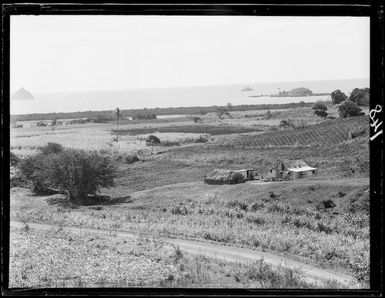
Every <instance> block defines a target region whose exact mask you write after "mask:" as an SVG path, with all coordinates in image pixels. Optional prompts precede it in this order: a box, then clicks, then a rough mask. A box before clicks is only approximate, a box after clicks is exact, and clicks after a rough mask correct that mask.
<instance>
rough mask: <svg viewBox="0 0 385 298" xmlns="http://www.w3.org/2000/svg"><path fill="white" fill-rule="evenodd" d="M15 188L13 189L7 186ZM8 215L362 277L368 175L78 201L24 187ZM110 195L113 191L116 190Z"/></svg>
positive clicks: (365, 258) (365, 260) (184, 187)
mask: <svg viewBox="0 0 385 298" xmlns="http://www.w3.org/2000/svg"><path fill="white" fill-rule="evenodd" d="M13 191H17V190H16V189H13ZM21 193H22V192H21V191H20V190H18V191H17V197H18V199H17V200H15V201H14V205H13V206H12V210H13V212H12V218H15V219H17V218H18V217H20V216H21V217H22V218H23V220H26V221H32V222H44V223H53V224H57V225H76V226H86V227H94V228H111V229H119V230H127V231H132V232H136V233H139V232H145V233H146V234H150V235H166V236H177V237H187V238H197V239H201V240H207V241H215V242H221V243H227V244H232V245H240V246H246V247H249V248H254V249H262V250H267V251H273V252H276V253H282V254H284V255H287V256H290V257H294V258H299V259H300V260H302V261H305V262H311V263H314V264H317V265H319V266H323V267H329V268H335V269H340V268H343V269H344V271H346V272H350V273H353V274H354V275H355V277H356V278H357V279H358V280H359V281H360V282H362V283H364V284H365V283H366V282H367V281H368V280H367V278H368V262H369V255H368V254H369V220H368V216H369V194H368V180H366V179H364V180H360V179H359V180H351V179H349V180H343V181H341V180H340V181H329V180H326V181H318V182H317V181H304V182H301V183H296V184H294V185H293V184H292V183H290V182H288V183H280V184H278V185H277V184H274V183H267V184H261V185H256V184H251V183H249V184H241V185H233V186H211V185H210V186H209V185H205V184H202V183H198V184H196V183H192V184H191V183H185V184H180V185H177V184H176V185H174V186H165V187H160V188H155V189H153V190H148V191H144V192H138V193H134V194H133V195H132V196H131V197H128V198H126V199H125V200H124V201H123V202H122V200H120V201H119V198H118V197H116V199H117V202H120V204H114V201H113V199H111V200H110V201H106V202H105V203H104V204H103V202H95V204H96V205H93V206H88V207H78V206H73V205H71V204H68V201H67V200H66V199H65V197H64V196H62V195H55V196H52V197H48V198H38V197H33V196H30V195H29V194H28V192H25V193H24V195H21ZM115 194H116V190H115Z"/></svg>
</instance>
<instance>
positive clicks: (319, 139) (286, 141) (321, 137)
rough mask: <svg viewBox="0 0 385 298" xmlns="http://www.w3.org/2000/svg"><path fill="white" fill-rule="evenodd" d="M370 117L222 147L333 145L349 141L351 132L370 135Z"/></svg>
mask: <svg viewBox="0 0 385 298" xmlns="http://www.w3.org/2000/svg"><path fill="white" fill-rule="evenodd" d="M368 124H369V117H368V116H360V117H352V118H346V119H333V120H326V121H325V122H322V123H320V124H315V125H311V126H308V127H305V128H300V129H295V130H279V131H272V132H267V133H264V134H260V135H256V136H250V137H245V136H243V137H240V138H239V139H233V140H229V141H226V140H224V141H222V142H221V144H220V145H226V146H228V145H230V146H231V145H232V146H242V147H268V146H293V145H298V146H307V145H315V144H319V145H332V144H338V143H341V142H343V141H345V140H348V139H349V132H351V131H355V130H359V129H362V128H366V130H365V135H369V129H368Z"/></svg>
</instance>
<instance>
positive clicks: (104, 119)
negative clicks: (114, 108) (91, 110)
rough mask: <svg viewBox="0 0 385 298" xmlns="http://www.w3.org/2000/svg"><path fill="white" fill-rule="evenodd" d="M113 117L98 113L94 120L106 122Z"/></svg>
mask: <svg viewBox="0 0 385 298" xmlns="http://www.w3.org/2000/svg"><path fill="white" fill-rule="evenodd" d="M112 120H113V119H112V117H109V116H105V115H96V116H95V118H93V121H94V122H95V123H106V122H110V121H112Z"/></svg>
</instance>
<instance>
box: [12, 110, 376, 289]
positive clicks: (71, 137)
mask: <svg viewBox="0 0 385 298" xmlns="http://www.w3.org/2000/svg"><path fill="white" fill-rule="evenodd" d="M330 110H332V108H330ZM271 112H272V118H271V119H265V116H264V115H265V112H261V111H258V112H256V113H255V114H254V113H253V112H252V111H246V112H234V113H233V118H229V119H223V120H218V119H217V118H215V117H214V115H210V114H208V115H205V116H202V124H196V123H194V122H193V121H192V120H191V119H187V118H186V119H180V118H175V119H172V120H170V121H163V120H164V119H162V120H150V121H135V122H133V123H131V124H130V123H125V124H123V125H121V133H122V135H121V136H120V137H119V142H114V141H112V140H111V139H112V138H113V137H114V134H112V130H113V129H115V128H116V125H114V124H85V125H68V126H65V127H64V126H62V127H57V128H55V130H51V128H48V127H43V128H41V127H39V128H36V127H31V128H18V129H12V130H11V150H12V152H14V153H15V154H17V155H18V156H20V157H22V156H26V155H29V154H33V153H34V152H37V149H38V147H39V146H42V145H45V144H47V143H48V142H57V143H60V144H62V145H64V146H70V147H74V148H82V149H86V150H101V151H103V152H104V154H116V155H119V154H128V153H135V152H138V151H144V153H145V154H144V158H143V159H142V160H141V161H139V162H136V163H133V164H130V165H127V164H124V163H123V162H122V161H117V163H118V165H119V174H118V177H117V178H116V179H115V184H116V185H115V187H113V188H110V189H104V190H102V193H101V195H104V196H108V198H109V199H107V200H105V201H103V200H101V201H98V202H94V204H92V205H89V206H74V205H72V204H70V203H69V202H68V201H67V199H66V196H65V195H64V194H55V195H51V196H36V195H33V194H32V193H31V192H30V191H29V190H27V189H26V188H23V187H15V188H12V189H11V218H12V220H19V221H20V220H21V221H26V222H38V223H46V224H55V225H59V226H66V225H71V226H73V225H74V226H78V227H89V228H100V229H119V230H122V231H129V232H133V233H137V234H146V235H151V237H153V238H156V239H160V238H162V237H177V238H184V239H190V240H194V239H195V240H200V241H207V242H213V243H220V244H222V245H226V246H235V247H247V248H250V249H254V250H259V251H266V252H271V253H274V254H278V255H282V256H286V257H289V258H292V259H295V260H298V261H301V262H305V263H308V264H313V265H315V266H318V267H323V268H329V269H333V270H336V271H338V272H341V273H345V274H348V275H351V276H353V277H354V278H355V279H356V280H357V281H358V282H360V283H361V286H363V287H366V286H367V285H368V281H369V274H368V272H369V192H368V189H369V179H368V176H369V144H368V131H366V133H365V134H364V135H362V136H359V137H358V138H355V139H349V137H348V133H349V132H350V131H352V130H356V129H359V128H362V127H365V126H367V125H368V118H367V117H366V116H363V117H354V118H350V119H334V120H333V119H327V120H321V119H319V118H317V117H316V116H314V114H313V112H312V110H311V108H299V109H291V110H279V111H271ZM245 115H249V116H247V117H245ZM250 115H254V116H252V117H251V116H250ZM302 115H303V117H302ZM287 119H304V121H306V126H305V127H304V128H297V129H295V128H290V129H279V130H277V124H279V123H280V121H281V120H287ZM208 127H210V129H211V128H212V130H210V129H208ZM226 127H231V129H230V130H226ZM126 133H127V134H126ZM149 133H151V134H154V135H156V136H158V137H159V138H160V139H161V140H162V141H169V142H179V143H180V145H179V146H169V147H165V146H154V153H162V154H153V155H150V150H151V149H150V148H149V147H148V146H146V145H145V138H146V136H147V135H148V134H149ZM226 133H229V134H226ZM202 135H206V136H207V138H208V142H206V143H198V142H195V141H194V140H195V139H196V138H199V137H201V136H202ZM184 140H188V141H184ZM294 158H301V159H303V160H305V161H306V162H307V163H308V164H309V165H310V166H314V167H317V168H318V176H316V177H313V178H311V179H306V180H297V181H290V182H275V183H264V182H259V181H250V182H247V183H244V184H238V185H207V184H204V183H203V177H204V175H205V174H206V173H208V172H209V171H211V170H213V169H214V168H225V169H242V168H254V169H255V170H257V171H258V172H259V173H261V174H265V173H266V172H267V171H268V169H269V168H270V167H271V166H273V165H274V163H275V162H276V161H277V160H278V159H294ZM23 233H24V234H23ZM28 235H29V234H28V233H27V234H25V232H22V231H18V232H15V234H14V236H13V237H15V238H14V239H13V241H14V243H24V246H23V245H22V246H21V247H20V248H16V246H15V250H16V251H17V252H18V254H21V255H23V256H24V257H25V258H27V259H28V258H31V259H32V261H31V264H25V266H24V265H23V266H24V267H28V266H31V265H32V267H33V268H35V266H36V262H37V259H34V257H33V253H32V248H31V250H29V249H27V248H26V247H29V246H28V245H27V244H26V243H33V245H34V246H32V247H34V248H33V249H37V250H41V253H42V254H43V255H42V256H41V258H43V259H44V260H47V259H45V258H46V257H45V256H46V255H48V253H47V252H45V251H46V250H47V251H49V249H50V251H51V252H53V251H55V253H56V252H57V249H58V247H57V246H56V248H55V247H54V246H52V245H53V244H51V243H53V242H54V241H52V240H50V239H51V238H52V239H56V238H55V237H58V239H59V240H58V241H64V242H63V245H64V243H68V245H73V244H74V243H77V244H76V245H78V246H80V245H81V243H82V241H83V243H88V241H86V240H84V239H83V240H82V239H81V238H76V237H77V236H74V235H68V234H66V233H62V232H59V233H58V234H57V236H54V235H53V234H52V233H51V234H50V233H45V234H44V235H43V234H42V235H40V234H38V233H35V232H34V233H32V234H30V235H29V236H28ZM31 235H33V237H32V236H31ZM55 235H56V234H55ZM90 237H91V236H90ZM70 238H71V239H75V240H74V241H72V240H71V241H69V240H68V239H70ZM63 239H64V240H63ZM28 241H29V242H28ZM72 242H73V243H72ZM91 242H92V241H91ZM101 242H102V243H103V245H106V247H110V246H109V240H106V239H103V240H101ZM42 243H50V244H49V245H48V247H47V248H44V247H42V245H43V244H42ZM60 243H62V242H60ZM86 245H88V244H86ZM99 245H100V244H99ZM111 245H112V244H111ZM124 245H128V244H124ZM130 245H131V244H130ZM64 247H65V246H64ZM76 247H77V246H76ZM117 247H118V248H117V251H120V252H123V251H124V254H125V253H126V252H125V249H123V248H122V247H120V246H117ZM48 248H49V249H48ZM72 249H73V248H69V251H72ZM93 249H95V251H94V253H95V255H97V254H99V252H98V250H97V249H99V248H93ZM108 249H110V248H108ZM130 249H134V248H130ZM106 250H107V248H106ZM149 251H150V252H154V254H153V255H152V256H145V258H147V259H148V260H149V261H148V262H149V264H153V263H151V262H154V258H160V259H161V260H162V261H161V262H160V263H161V264H160V265H159V267H156V266H155V267H154V268H155V269H154V270H155V271H154V278H153V279H152V280H149V281H148V282H145V281H144V280H145V279H146V278H145V277H141V276H146V274H148V272H147V271H146V270H147V269H146V268H150V267H144V269H143V272H142V273H143V275H141V274H142V273H138V274H136V276H138V280H135V279H134V280H132V279H131V278H130V277H127V276H126V275H124V274H125V273H124V271H127V270H124V268H126V267H122V269H120V268H118V269H116V270H121V271H117V273H116V274H117V275H113V276H112V277H111V279H107V280H105V281H104V282H103V281H102V282H100V283H99V282H98V281H97V280H98V279H97V278H96V279H93V281H91V280H80V281H79V280H78V279H76V278H75V277H72V278H70V279H69V280H71V281H68V283H67V282H66V281H65V278H64V277H63V276H65V274H64V275H63V276H60V277H59V278H58V280H61V283H63V284H64V285H66V286H67V285H73V284H77V283H80V285H81V286H106V285H111V284H113V285H117V286H124V285H127V284H129V283H130V282H131V284H137V285H143V286H156V285H160V286H165V285H166V286H167V285H171V286H181V285H183V284H187V285H191V286H199V285H204V286H215V285H218V284H220V286H224V285H227V286H229V287H233V286H234V287H242V286H246V285H251V286H256V287H264V286H266V287H269V286H272V285H278V281H282V278H281V277H280V278H275V277H274V278H270V277H269V280H270V281H267V280H263V277H261V276H259V275H258V276H259V277H258V278H257V279H254V280H250V279H247V278H246V279H242V278H238V277H237V278H235V277H234V274H232V273H230V277H229V276H227V274H228V272H233V271H234V270H235V269H234V268H238V269H236V270H235V271H237V270H240V271H242V270H246V271H247V270H249V269H250V268H249V267H247V266H246V265H245V266H246V267H242V266H241V265H234V264H227V263H223V264H222V263H218V262H217V261H213V260H209V259H204V258H190V257H189V258H187V257H186V258H187V259H188V260H187V259H186V260H185V261H184V262H186V263H185V264H184V265H185V266H186V267H185V268H190V269H191V270H198V269H197V268H198V267H197V266H206V267H207V268H206V267H205V268H206V269H205V270H206V271H207V272H209V273H208V275H209V276H210V278H209V280H207V279H206V277H202V276H201V277H199V278H197V279H194V280H192V279H187V280H186V279H185V278H184V277H180V276H182V275H183V274H182V275H178V274H179V273H180V272H179V271H178V270H179V269H178V268H179V267H178V266H177V267H175V266H174V265H173V264H174V263H173V261H172V262H171V263H170V261H169V259H167V258H166V259H167V260H166V259H165V256H166V255H167V254H166V253H165V252H163V251H161V250H157V249H155V248H149ZM44 253H45V254H46V255H44ZM62 253H63V252H62ZM83 253H84V254H85V252H81V253H79V254H77V255H75V254H73V253H69V254H68V258H69V259H70V260H78V258H81V257H82V256H83V255H82V254H83ZM105 253H107V252H106V251H103V252H100V255H103V254H105ZM111 253H112V252H111ZM171 253H172V250H171ZM113 254H114V255H111V256H108V259H110V260H114V262H115V260H117V259H119V260H120V257H119V256H117V255H115V250H113ZM154 256H156V257H154ZM128 258H129V259H130V258H132V260H131V259H130V260H131V261H130V262H133V263H135V262H136V259H135V258H134V257H133V256H128ZM96 259H97V257H96V256H95V260H96ZM15 260H17V259H15ZM74 262H76V261H74ZM95 262H98V263H100V259H98V261H95ZM140 262H142V261H141V260H138V264H141V263H140ZM106 263H109V262H106ZM155 263H156V262H155ZM155 263H154V264H155ZM158 263H159V262H158ZM158 263H156V264H158ZM122 264H123V262H122ZM194 264H195V265H194ZM198 264H200V265H198ZM220 264H221V265H220ZM110 265H111V264H103V265H102V266H110ZM23 266H22V265H21V264H19V263H18V262H17V261H15V263H14V268H15V270H16V271H17V270H19V271H17V272H20V270H21V271H22V270H25V268H24V269H23ZM47 266H48V267H47V268H48V269H47V270H48V272H49V271H50V270H53V269H54V268H55V266H54V265H52V264H51V265H47ZM122 266H123V265H122ZM124 266H126V265H124ZM138 266H139V265H138ZM173 266H174V267H173ZM237 266H241V267H242V268H243V269H242V268H241V267H237ZM250 266H251V265H250ZM28 268H29V267H28ZM87 268H88V267H87ZM87 268H85V269H84V270H91V269H89V268H88V269H87ZM200 268H201V269H199V270H202V267H200ZM208 268H209V269H208ZM210 268H211V269H210ZM212 268H214V269H212ZM261 268H262V267H261ZM190 269H185V270H190ZM28 270H29V269H28ZM28 270H27V271H26V272H29V271H28ZM92 270H94V269H92ZM92 270H91V271H89V273H87V274H90V275H91V276H92V274H94V273H93V272H95V271H92ZM173 270H174V271H173ZM175 270H176V271H175ZM211 270H213V271H211ZM250 270H251V269H250ZM250 270H249V271H250ZM253 270H254V269H253ZM269 270H270V269H269ZM271 270H273V269H271ZM274 270H275V269H274ZM235 271H234V272H235ZM31 272H32V273H33V270H32V271H31ZM102 272H108V267H106V268H103V270H102ZM178 272H179V273H178ZM194 272H195V271H194ZM237 272H238V271H237ZM32 273H27V276H28V278H27V279H26V280H24V281H23V280H20V279H17V278H19V277H16V275H15V276H14V277H13V278H14V282H15V284H20V283H22V284H23V282H24V284H25V285H28V284H31V285H35V286H36V285H39V284H41V283H43V284H44V278H48V279H49V277H42V276H41V275H39V274H40V273H39V274H38V276H40V277H39V278H38V279H36V280H33V281H32V282H31V283H29V281H27V280H31V279H32V277H31V276H30V275H28V274H32ZM84 274H85V273H84V272H83V273H81V274H80V275H79V276H84ZM169 274H171V275H172V276H173V278H171V277H170V278H169ZM194 274H195V273H194ZM242 274H243V273H242ZM242 274H240V276H243V275H242ZM105 275H106V274H104V273H103V274H101V275H100V278H101V277H102V276H104V278H106V276H105ZM190 275H191V276H195V275H193V274H190ZM18 276H20V275H18ZM71 276H72V275H71ZM198 276H199V274H198ZM202 279H203V281H202ZM238 279H239V280H240V281H238ZM95 280H96V283H94V281H95ZM272 280H274V283H273V282H272ZM302 282H303V281H298V280H297V279H296V281H295V282H294V281H293V283H291V282H286V285H287V287H291V286H294V287H296V286H298V287H308V286H309V285H306V284H304V283H302ZM46 285H50V286H60V285H58V284H55V283H54V282H53V279H49V280H48V281H47V283H46ZM329 286H330V285H329Z"/></svg>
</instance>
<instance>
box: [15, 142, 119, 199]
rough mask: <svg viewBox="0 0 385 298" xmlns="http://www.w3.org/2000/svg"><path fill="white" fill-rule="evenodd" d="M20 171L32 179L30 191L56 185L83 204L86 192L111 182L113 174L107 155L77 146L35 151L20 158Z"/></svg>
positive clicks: (37, 190)
mask: <svg viewBox="0 0 385 298" xmlns="http://www.w3.org/2000/svg"><path fill="white" fill-rule="evenodd" d="M21 171H22V173H23V174H24V177H26V178H27V179H28V180H30V181H32V183H33V191H34V192H42V191H43V190H46V189H49V188H53V189H59V190H61V191H65V192H66V193H67V194H68V197H69V200H70V201H71V202H72V203H75V204H79V205H83V204H85V203H86V202H87V200H88V195H96V194H97V192H99V191H100V189H101V188H102V187H110V186H113V185H114V178H115V176H116V170H115V167H114V165H113V163H112V160H111V159H110V158H109V157H107V156H102V155H99V154H98V153H97V152H96V151H93V152H86V151H84V150H79V149H64V150H63V151H61V152H58V153H48V154H45V153H43V152H42V153H39V154H37V155H35V156H33V157H30V158H27V159H26V160H24V161H23V164H22V167H21Z"/></svg>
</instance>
